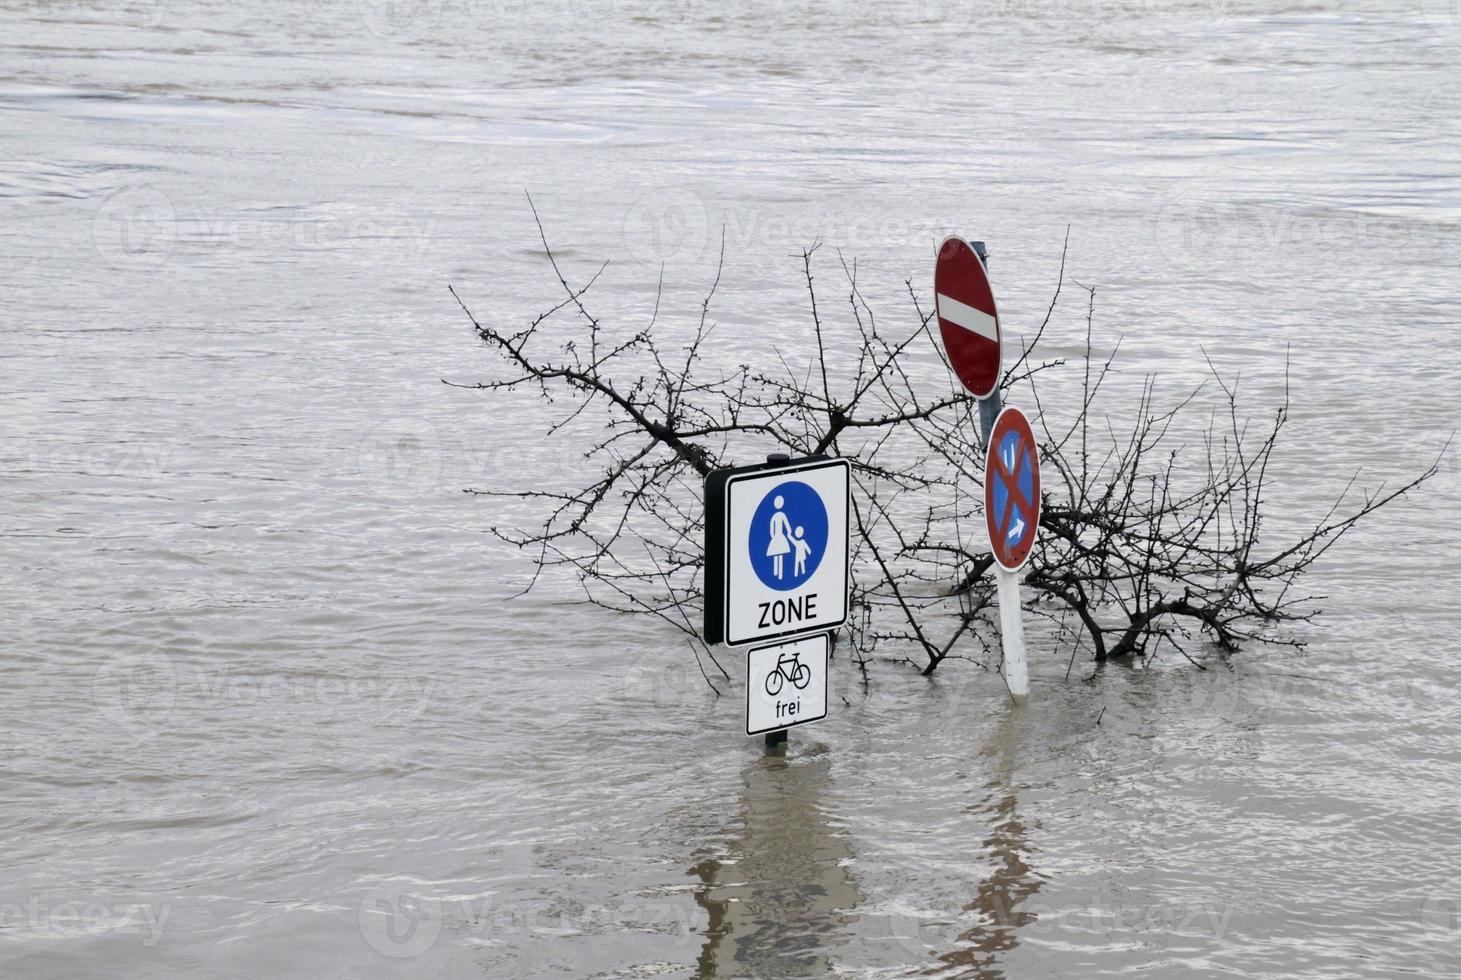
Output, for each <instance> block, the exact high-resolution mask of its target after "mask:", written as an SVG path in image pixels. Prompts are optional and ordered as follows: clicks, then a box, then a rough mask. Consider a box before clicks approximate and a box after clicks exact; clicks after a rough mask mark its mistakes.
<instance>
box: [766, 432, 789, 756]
mask: <svg viewBox="0 0 1461 980" xmlns="http://www.w3.org/2000/svg"><path fill="white" fill-rule="evenodd" d="M790 462H791V456H790V455H789V454H787V453H767V454H766V463H767V465H769V466H785V465H786V464H787V463H790ZM785 744H786V729H785V728H778V729H776V730H775V731H774V732H767V733H766V747H767V748H768V749H774V748H778V747H780V746H784V745H785Z"/></svg>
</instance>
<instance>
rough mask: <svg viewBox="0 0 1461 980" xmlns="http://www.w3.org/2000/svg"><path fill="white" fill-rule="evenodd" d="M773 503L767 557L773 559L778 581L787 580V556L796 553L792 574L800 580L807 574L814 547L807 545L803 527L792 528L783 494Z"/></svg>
mask: <svg viewBox="0 0 1461 980" xmlns="http://www.w3.org/2000/svg"><path fill="white" fill-rule="evenodd" d="M771 503H772V505H773V506H774V507H775V508H776V509H775V510H774V511H773V512H772V514H771V543H770V544H768V545H767V546H766V557H768V558H770V559H771V572H772V574H773V575H775V576H776V577H777V578H778V579H783V578H785V577H786V566H785V561H786V556H787V555H788V554H790V553H792V552H795V554H796V557H795V558H794V559H793V561H792V566H791V574H792V576H793V577H796V578H800V577H801V576H802V575H805V574H806V571H807V556H808V555H810V554H811V553H812V546H811V545H809V544H807V540H806V531H805V530H803V529H802V528H801V526H797V527H796V528H793V527H792V526H791V519H790V518H789V517H787V516H786V512H785V511H784V510H782V508H783V507H785V506H786V500H785V499H784V498H783V497H782V496H781V494H777V495H776V499H775V500H773V501H772V502H771Z"/></svg>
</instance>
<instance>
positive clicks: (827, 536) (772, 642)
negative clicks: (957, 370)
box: [702, 456, 852, 745]
mask: <svg viewBox="0 0 1461 980" xmlns="http://www.w3.org/2000/svg"><path fill="white" fill-rule="evenodd" d="M850 493H851V467H850V466H849V465H848V462H847V460H845V459H831V458H828V457H825V456H813V457H809V458H807V459H801V460H795V461H792V460H790V459H789V458H788V457H785V456H775V457H770V458H769V459H768V461H767V462H766V463H764V464H760V465H755V466H741V467H736V468H734V469H725V470H716V471H715V472H713V473H711V474H710V475H709V476H707V477H706V478H705V619H704V622H703V625H702V636H703V638H704V640H705V642H706V643H711V644H715V643H724V644H727V645H728V646H733V647H740V646H751V647H753V649H751V650H750V651H749V652H748V654H747V671H748V683H747V687H746V734H748V735H754V734H759V733H762V732H765V733H766V742H767V744H768V745H773V744H778V743H779V742H784V741H785V740H786V731H785V730H786V729H788V728H791V727H793V726H794V725H799V724H805V723H807V722H811V721H817V720H819V719H821V718H824V717H825V716H826V714H827V706H826V692H827V686H828V685H827V661H828V658H829V656H830V649H831V634H832V632H833V631H834V630H836V629H837V628H838V627H840V626H841V625H842V624H844V623H846V622H847V613H848V586H849V562H850V560H851V549H850V547H849V534H850V518H851V513H852V505H851V497H850ZM817 702H820V706H819V707H818V706H817ZM768 712H769V714H768ZM767 725H770V727H765V726H767Z"/></svg>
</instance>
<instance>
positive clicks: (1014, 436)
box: [933, 236, 1040, 697]
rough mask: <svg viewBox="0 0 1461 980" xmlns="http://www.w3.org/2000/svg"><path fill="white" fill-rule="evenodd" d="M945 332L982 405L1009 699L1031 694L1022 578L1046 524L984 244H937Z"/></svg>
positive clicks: (988, 525) (988, 520) (1036, 459)
mask: <svg viewBox="0 0 1461 980" xmlns="http://www.w3.org/2000/svg"><path fill="white" fill-rule="evenodd" d="M933 287H934V307H935V310H936V311H937V313H938V326H939V334H940V335H941V336H942V337H943V341H944V349H945V350H946V351H948V355H949V364H950V365H951V366H952V367H953V369H954V374H955V375H957V376H958V378H959V381H960V383H961V384H963V386H964V387H965V388H966V389H968V391H969V393H970V394H971V395H973V396H974V397H975V398H977V399H978V400H979V430H980V433H979V434H980V437H981V439H982V441H983V443H984V519H985V531H986V533H987V534H988V536H989V549H990V552H991V553H992V554H993V555H994V563H995V569H994V577H995V584H996V586H997V589H998V595H999V627H1000V636H1001V639H1002V645H1003V648H1004V677H1005V683H1006V684H1008V685H1009V689H1010V694H1012V695H1014V696H1016V697H1024V696H1026V695H1028V694H1029V693H1030V676H1029V668H1028V666H1027V665H1026V662H1025V625H1024V621H1023V617H1022V614H1021V609H1020V578H1021V574H1020V573H1021V570H1022V569H1023V568H1024V567H1025V562H1027V561H1029V559H1030V551H1031V549H1033V548H1034V546H1035V534H1036V531H1037V529H1038V528H1039V526H1040V454H1039V451H1038V450H1037V448H1036V446H1035V436H1034V433H1033V432H1032V431H1031V429H1030V422H1029V420H1028V419H1027V418H1025V414H1024V413H1023V412H1021V411H1020V410H1019V409H1017V408H1005V407H1004V405H1003V404H1002V403H1001V398H1000V394H999V372H1000V364H1001V358H1002V353H1003V336H1002V334H1001V331H1000V325H999V308H998V307H997V306H996V305H995V302H994V288H993V287H992V286H991V285H990V283H989V271H988V268H987V266H986V252H985V249H984V243H983V242H975V243H974V245H973V246H972V247H971V246H970V245H969V243H968V242H966V241H964V239H962V238H959V237H957V236H950V237H949V238H946V239H944V241H943V243H942V244H941V245H939V250H938V261H937V264H935V266H934V272H933Z"/></svg>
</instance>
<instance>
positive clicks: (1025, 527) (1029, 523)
mask: <svg viewBox="0 0 1461 980" xmlns="http://www.w3.org/2000/svg"><path fill="white" fill-rule="evenodd" d="M984 526H985V529H986V530H987V531H988V532H989V548H990V550H991V551H992V552H993V553H994V560H995V561H996V562H998V563H999V566H1000V567H1001V568H1003V569H1005V570H1006V571H1010V572H1017V571H1019V570H1020V569H1021V568H1022V567H1024V564H1025V562H1027V561H1029V560H1030V551H1031V550H1032V549H1033V548H1034V547H1035V529H1036V528H1038V527H1039V526H1040V453H1039V451H1038V450H1037V448H1036V446H1035V433H1034V432H1033V431H1032V430H1031V429H1030V420H1029V419H1027V418H1025V413H1024V412H1022V411H1020V410H1019V409H1018V408H1006V409H1005V410H1004V411H1002V412H1000V413H999V418H997V419H995V420H994V428H993V429H991V430H990V433H989V451H988V454H987V455H986V457H985V460H984Z"/></svg>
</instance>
